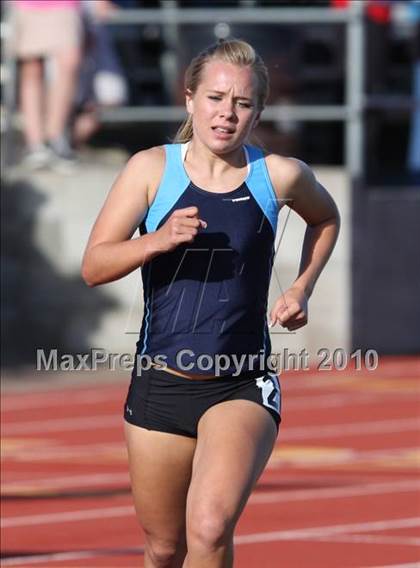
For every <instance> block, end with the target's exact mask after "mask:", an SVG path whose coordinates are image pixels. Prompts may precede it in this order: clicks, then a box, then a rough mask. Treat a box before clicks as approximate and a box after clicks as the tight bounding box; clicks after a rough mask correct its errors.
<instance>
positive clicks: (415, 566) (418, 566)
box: [361, 562, 420, 568]
mask: <svg viewBox="0 0 420 568" xmlns="http://www.w3.org/2000/svg"><path fill="white" fill-rule="evenodd" d="M361 568H420V562H409V563H408V564H381V565H380V566H362V567H361Z"/></svg>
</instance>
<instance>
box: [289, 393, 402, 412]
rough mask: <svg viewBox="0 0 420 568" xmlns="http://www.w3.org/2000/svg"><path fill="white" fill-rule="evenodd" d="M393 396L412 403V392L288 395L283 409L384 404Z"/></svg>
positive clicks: (393, 398)
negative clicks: (290, 396) (289, 396)
mask: <svg viewBox="0 0 420 568" xmlns="http://www.w3.org/2000/svg"><path fill="white" fill-rule="evenodd" d="M390 396H392V400H393V401H395V397H396V396H397V397H398V400H404V399H406V400H407V402H412V400H413V393H412V392H405V391H404V392H399V393H395V392H393V393H389V392H379V393H377V392H369V393H349V394H345V393H344V394H343V393H334V394H320V395H314V396H294V397H293V398H291V399H289V398H288V396H287V393H286V394H285V395H284V396H283V409H284V411H285V412H287V411H288V410H306V409H307V408H309V409H311V410H312V409H314V410H316V409H319V408H339V407H343V406H355V405H360V404H375V405H378V404H383V403H384V399H386V398H389V397H390Z"/></svg>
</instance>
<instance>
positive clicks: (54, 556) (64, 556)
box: [1, 547, 144, 568]
mask: <svg viewBox="0 0 420 568" xmlns="http://www.w3.org/2000/svg"><path fill="white" fill-rule="evenodd" d="M125 550H126V549H123V550H122V552H125ZM112 552H113V551H109V550H107V549H106V548H105V549H102V550H101V549H98V550H86V551H84V550H81V551H74V552H51V553H50V554H31V555H30V556H15V557H14V558H5V559H4V560H3V559H2V562H1V565H2V566H24V565H25V564H44V563H46V562H64V561H66V560H67V561H68V560H83V559H85V558H103V557H104V556H106V557H110V556H111V555H112V556H115V557H117V556H120V554H118V555H113V554H112ZM143 552H144V551H143V548H140V547H139V548H132V549H130V550H127V556H129V555H130V556H131V555H136V556H137V555H138V556H142V555H143ZM139 561H140V558H139ZM136 566H137V564H136ZM138 566H139V568H140V566H143V564H141V565H140V564H138ZM119 568H124V566H122V565H121V564H119ZM127 568H132V567H127Z"/></svg>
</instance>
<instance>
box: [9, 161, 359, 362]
mask: <svg viewBox="0 0 420 568" xmlns="http://www.w3.org/2000/svg"><path fill="white" fill-rule="evenodd" d="M125 160H126V156H125V155H124V154H121V153H118V152H117V153H115V151H114V152H111V153H108V154H104V153H100V154H97V153H92V155H91V156H87V157H86V156H85V158H84V162H83V163H82V164H81V166H80V167H79V168H78V169H77V170H76V171H75V172H74V174H72V175H70V176H62V175H61V176H59V175H57V174H53V173H51V172H43V173H36V174H32V175H30V176H28V175H24V174H23V172H21V171H19V170H15V171H12V172H9V174H8V176H7V180H6V191H5V192H3V197H4V199H6V200H7V201H8V204H9V205H8V210H10V212H9V213H7V217H8V219H6V224H8V225H10V226H11V227H12V226H13V227H15V226H16V217H19V218H21V223H20V225H19V226H20V229H19V230H18V231H17V232H16V231H15V232H14V233H13V231H12V233H10V235H11V238H12V239H13V241H15V240H16V239H17V240H22V239H23V240H24V243H23V246H22V247H21V248H22V250H20V251H18V252H16V250H14V247H13V246H11V244H12V243H11V241H10V240H9V244H8V245H7V251H6V252H7V254H6V269H8V270H9V279H8V281H7V282H8V284H7V285H8V290H9V291H11V290H16V288H17V287H18V288H19V287H20V288H21V289H22V293H21V294H18V295H16V297H15V296H13V301H12V304H13V305H12V308H11V310H10V309H9V318H6V326H7V325H8V326H9V333H8V337H9V340H8V343H7V345H6V349H7V350H8V351H10V349H12V351H13V353H14V356H13V357H11V358H10V357H9V359H10V361H11V362H12V363H13V362H14V363H13V364H15V363H16V361H21V362H22V361H26V362H27V363H30V362H31V360H34V347H35V346H38V347H45V348H52V347H53V346H54V342H55V343H57V344H58V346H59V347H61V349H63V350H64V349H67V350H71V349H73V350H80V349H88V348H89V347H100V348H103V349H106V350H108V351H110V352H112V353H118V352H119V353H125V352H127V353H132V352H133V350H134V348H135V342H136V340H137V336H138V330H139V326H140V321H141V316H142V290H141V287H140V280H141V279H140V272H139V271H136V272H135V273H133V274H131V275H129V276H127V277H125V278H124V279H122V280H120V281H118V282H114V283H111V284H107V285H106V286H101V287H98V288H94V289H89V288H87V287H86V286H85V285H84V283H83V282H82V280H81V278H80V263H81V258H82V254H83V250H84V247H85V244H86V241H87V238H88V235H89V232H90V230H91V227H92V225H93V222H94V220H95V218H96V215H97V213H98V211H99V209H100V207H101V205H102V203H103V201H104V199H105V197H106V194H107V193H108V191H109V188H110V187H111V185H112V183H113V181H114V179H115V178H116V176H117V174H118V171H119V170H120V169H121V167H122V166H123V164H124V162H125ZM315 172H316V174H317V177H318V179H319V180H320V182H321V183H323V184H324V185H325V187H327V188H328V189H329V191H330V192H331V193H332V195H333V196H334V198H335V199H336V200H337V202H338V204H339V208H340V211H341V214H342V219H343V229H342V233H341V237H340V240H339V243H338V245H337V248H336V250H335V252H334V255H333V257H332V259H331V261H330V263H329V264H328V266H327V268H326V270H325V272H324V273H323V274H322V276H321V278H320V280H319V283H318V285H317V287H316V289H315V292H314V294H313V296H312V298H311V301H310V312H309V314H310V323H309V325H308V326H307V327H305V328H304V329H302V330H301V331H299V332H297V333H295V334H285V333H278V332H276V331H273V332H272V343H273V350H274V351H277V352H280V351H281V350H282V349H284V348H286V347H287V348H288V349H289V350H298V349H301V348H306V350H307V351H308V352H309V353H310V355H311V356H312V357H315V360H316V353H317V351H318V349H320V348H321V347H327V348H330V349H334V348H336V347H342V348H344V349H346V350H347V349H348V348H349V342H350V336H349V329H350V326H349V306H350V301H349V298H350V289H349V282H350V279H349V252H350V251H349V231H350V227H349V188H348V182H347V179H346V176H345V174H344V172H343V170H342V169H338V168H315ZM22 211H26V213H23V212H22ZM22 215H23V217H22ZM25 215H26V217H25ZM285 217H286V208H285V211H283V212H282V213H281V222H280V225H279V232H278V239H279V236H280V234H281V231H282V228H283V227H284V234H283V237H282V240H281V244H280V245H279V248H278V252H277V255H276V262H275V271H276V275H277V278H278V281H279V283H280V286H281V288H282V289H283V290H284V289H286V288H287V287H288V286H289V285H290V284H291V283H292V282H293V280H294V278H295V276H296V273H297V267H298V263H299V257H300V249H301V244H302V239H303V233H304V223H303V222H302V221H301V220H300V219H299V218H298V217H297V215H296V214H294V213H293V212H291V214H290V216H289V218H288V220H287V223H285ZM25 219H26V220H25ZM28 220H29V221H28ZM10 235H9V236H10ZM24 251H26V252H24ZM16 255H18V257H19V259H20V260H19V262H18V263H17V264H16V262H15V260H13V259H14V258H15V257H16ZM13 266H14V267H15V269H13ZM10 270H11V272H10ZM10 275H11V276H10ZM277 278H276V277H273V279H272V283H271V288H270V305H271V303H272V301H273V300H274V298H275V297H276V296H277V295H278V294H279V293H280V289H279V286H278V285H277ZM52 281H53V282H54V286H51V282H52ZM12 295H13V294H12ZM46 296H47V297H46ZM28 297H30V298H31V302H30V305H28V304H27V298H28ZM8 301H9V300H8ZM25 302H26V303H25ZM9 304H10V301H9ZM9 307H10V306H9ZM34 314H35V315H34ZM16 318H18V320H19V321H18V323H16ZM28 321H29V322H30V325H29V328H28V325H27V323H28ZM25 322H26V323H25ZM10 326H11V327H10ZM23 328H24V329H25V337H26V340H25V355H24V357H22V355H19V350H20V349H21V345H20V343H21V341H20V338H21V334H22V329H23ZM41 328H42V330H43V332H42V333H41V331H40V330H41ZM46 328H48V333H47V332H46V331H45V330H46ZM10 329H11V330H12V332H10Z"/></svg>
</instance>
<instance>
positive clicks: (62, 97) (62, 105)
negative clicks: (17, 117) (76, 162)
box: [46, 46, 81, 159]
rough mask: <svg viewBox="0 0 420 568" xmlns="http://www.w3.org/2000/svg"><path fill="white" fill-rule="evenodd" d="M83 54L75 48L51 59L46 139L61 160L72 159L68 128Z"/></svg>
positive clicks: (59, 53)
mask: <svg viewBox="0 0 420 568" xmlns="http://www.w3.org/2000/svg"><path fill="white" fill-rule="evenodd" d="M80 59H81V53H80V48H79V47H77V46H75V47H71V48H69V49H66V50H62V51H59V52H57V53H56V54H54V55H53V56H52V57H51V64H52V70H53V72H52V78H51V81H50V84H49V86H48V94H47V116H46V136H47V139H48V142H49V145H50V147H51V148H52V150H53V151H54V153H55V154H57V156H58V157H60V158H64V159H71V158H72V151H71V148H70V145H69V143H68V139H67V136H66V128H67V125H68V120H69V117H70V113H71V110H72V107H73V101H74V97H75V89H76V86H77V74H78V71H79V65H80Z"/></svg>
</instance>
